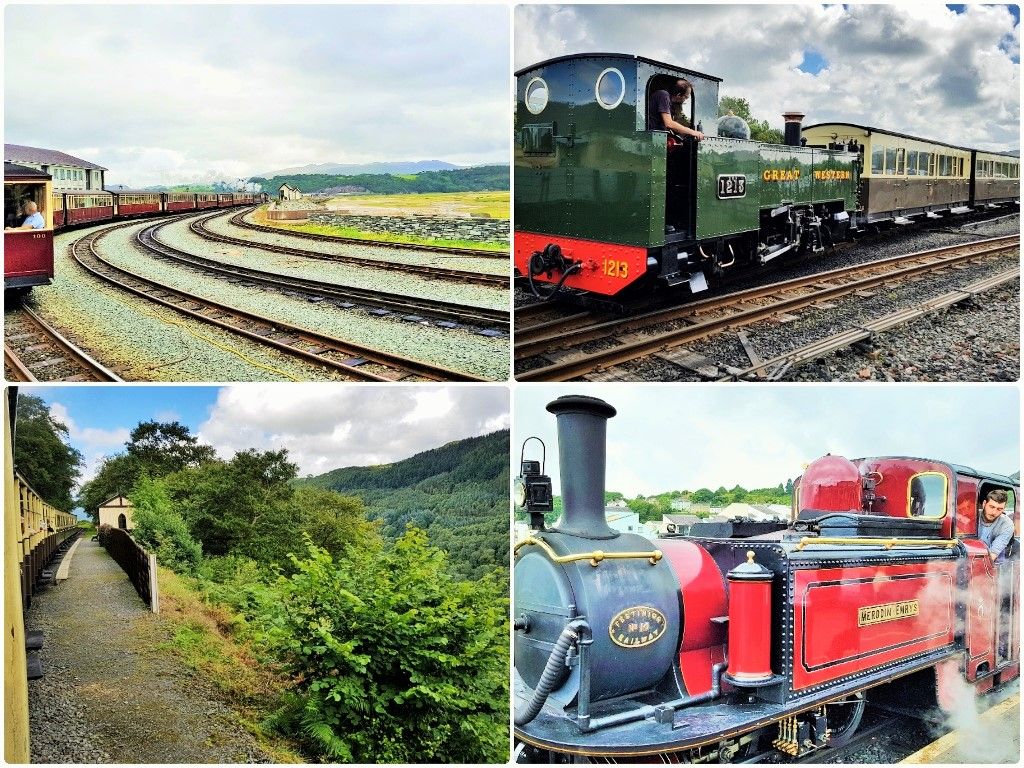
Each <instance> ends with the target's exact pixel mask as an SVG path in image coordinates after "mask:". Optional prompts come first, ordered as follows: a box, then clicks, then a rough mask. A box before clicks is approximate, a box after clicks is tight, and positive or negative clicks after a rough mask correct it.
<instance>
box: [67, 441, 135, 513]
mask: <svg viewBox="0 0 1024 768" xmlns="http://www.w3.org/2000/svg"><path fill="white" fill-rule="evenodd" d="M141 475H142V470H141V468H140V466H139V463H138V462H137V461H136V460H135V459H133V458H132V457H131V456H129V455H128V454H126V453H122V454H118V455H116V456H111V457H110V458H108V459H104V461H103V463H102V464H101V465H100V468H99V470H98V471H97V472H96V476H95V477H94V478H93V479H92V480H90V481H89V482H87V483H85V484H84V485H83V486H82V488H81V490H80V491H79V493H78V504H79V506H81V507H82V508H83V509H84V510H85V511H86V512H87V513H88V514H90V515H92V518H93V522H97V521H98V517H99V508H100V504H102V503H103V502H105V501H107V500H108V499H112V498H114V497H115V496H127V495H128V494H129V493H131V491H132V488H134V487H135V483H136V482H138V479H139V477H140V476H141Z"/></svg>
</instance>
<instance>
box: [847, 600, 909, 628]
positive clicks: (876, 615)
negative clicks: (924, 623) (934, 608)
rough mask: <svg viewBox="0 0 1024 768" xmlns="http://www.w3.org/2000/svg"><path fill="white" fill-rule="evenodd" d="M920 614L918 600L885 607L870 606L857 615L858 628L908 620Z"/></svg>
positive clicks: (904, 601)
mask: <svg viewBox="0 0 1024 768" xmlns="http://www.w3.org/2000/svg"><path fill="white" fill-rule="evenodd" d="M919 612H920V608H919V607H918V604H917V600H903V601H901V602H899V603H885V604H884V605H869V606H865V607H864V608H861V609H860V611H859V612H858V614H857V626H858V627H866V626H868V625H869V624H881V623H883V622H886V621H896V620H898V619H908V618H910V617H911V616H917V614H918V613H919Z"/></svg>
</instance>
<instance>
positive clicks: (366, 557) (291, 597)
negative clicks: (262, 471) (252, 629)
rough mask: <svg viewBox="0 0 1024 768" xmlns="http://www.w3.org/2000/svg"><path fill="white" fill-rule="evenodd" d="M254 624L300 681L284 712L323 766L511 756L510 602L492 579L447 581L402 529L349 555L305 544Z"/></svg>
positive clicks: (437, 556)
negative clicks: (291, 571) (332, 762)
mask: <svg viewBox="0 0 1024 768" xmlns="http://www.w3.org/2000/svg"><path fill="white" fill-rule="evenodd" d="M293 562H294V565H295V573H294V574H293V575H292V576H291V577H288V578H285V577H281V578H280V579H279V580H278V582H277V583H276V585H275V588H276V590H277V593H278V596H279V599H278V600H276V601H268V602H266V603H265V604H264V609H265V610H267V613H266V614H265V615H264V616H262V617H260V621H261V622H262V625H263V627H264V630H265V632H266V636H267V638H268V647H269V648H271V649H272V650H273V651H275V652H276V653H278V654H279V655H280V656H281V658H282V659H283V660H284V661H285V664H286V666H287V667H288V668H289V670H290V671H291V672H293V673H295V674H298V675H301V676H302V679H303V682H302V684H301V686H300V688H299V691H300V694H299V695H300V696H301V699H300V700H299V701H297V702H295V706H293V708H292V710H291V712H292V713H293V715H294V716H295V717H296V718H297V719H298V720H299V721H300V722H301V724H302V728H303V730H304V731H305V733H306V734H307V735H308V737H309V738H310V740H311V741H312V742H313V743H314V744H316V746H317V748H318V750H319V751H320V752H321V753H322V754H323V755H324V756H325V757H326V758H328V759H330V760H336V761H344V762H368V763H372V762H377V763H413V762H433V763H463V762H470V763H481V762H505V761H506V760H507V759H508V730H507V722H508V601H507V599H505V598H504V597H502V589H501V587H500V586H499V584H498V583H497V582H496V580H495V579H493V578H485V579H483V580H481V581H480V582H477V583H470V582H465V581H458V580H456V579H455V578H454V577H452V576H451V574H450V572H449V570H448V567H447V563H446V558H445V555H444V553H443V552H441V551H440V550H437V549H435V548H432V547H430V546H429V544H428V543H427V537H426V535H425V534H424V532H422V531H420V530H417V529H412V528H411V529H410V530H409V531H407V532H406V533H405V534H404V535H403V536H402V537H400V538H399V539H398V540H397V541H396V542H394V544H393V545H387V544H384V543H378V544H376V545H373V546H366V547H363V548H353V549H351V550H349V551H348V554H347V556H346V557H345V558H341V559H337V560H335V559H334V558H332V557H331V555H330V554H329V553H327V552H326V551H325V550H323V549H320V548H318V547H315V546H313V545H312V544H310V545H309V547H308V554H307V555H306V556H305V557H302V558H297V557H296V558H293Z"/></svg>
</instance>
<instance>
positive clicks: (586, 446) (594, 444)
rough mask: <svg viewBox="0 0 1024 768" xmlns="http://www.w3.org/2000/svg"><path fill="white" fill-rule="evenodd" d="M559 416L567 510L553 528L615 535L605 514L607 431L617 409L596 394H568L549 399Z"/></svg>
mask: <svg viewBox="0 0 1024 768" xmlns="http://www.w3.org/2000/svg"><path fill="white" fill-rule="evenodd" d="M547 409H548V411H549V412H551V413H553V414H555V416H556V417H557V418H558V469H559V474H560V477H561V480H562V501H563V508H564V511H563V513H562V517H561V518H560V519H559V521H558V523H557V524H556V525H555V526H554V528H553V530H555V531H558V532H560V533H568V534H572V535H574V536H580V537H582V538H585V539H613V538H615V537H616V536H618V535H619V534H618V532H617V531H615V530H613V529H612V528H610V527H609V526H608V523H607V521H606V520H605V518H604V472H605V448H606V446H605V433H606V428H607V424H608V419H610V418H611V417H612V416H614V415H615V409H614V408H613V407H612V406H610V405H609V404H608V403H606V402H605V401H604V400H600V399H598V398H596V397H586V396H584V395H566V396H565V397H559V398H558V399H557V400H553V401H551V402H550V403H548V406H547Z"/></svg>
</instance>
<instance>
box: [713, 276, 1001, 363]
mask: <svg viewBox="0 0 1024 768" xmlns="http://www.w3.org/2000/svg"><path fill="white" fill-rule="evenodd" d="M1019 279H1020V267H1014V268H1012V269H1008V270H1004V271H1002V272H998V273H996V274H995V275H991V276H989V277H986V278H983V279H981V280H977V281H975V282H973V283H970V284H969V285H967V286H964V287H963V288H961V289H958V290H955V291H950V292H948V293H944V294H942V295H941V296H936V297H934V298H932V299H928V300H926V301H923V302H921V304H919V305H918V306H916V307H908V308H906V309H900V310H897V311H896V312H891V313H890V314H888V315H884V316H882V317H879V318H875V319H874V320H869V321H867V322H865V323H859V324H857V325H856V326H855V327H853V328H848V329H846V330H844V331H841V332H840V333H837V334H833V335H831V336H827V337H825V338H822V339H816V340H815V341H812V342H809V343H808V344H805V345H803V346H801V347H798V348H797V349H791V350H790V351H788V352H785V353H783V354H781V355H778V356H776V357H773V358H772V359H770V360H765V361H762V362H760V363H758V364H757V365H752V366H750V367H749V368H745V369H743V370H741V371H737V372H736V373H732V374H730V375H729V376H723V377H722V378H720V379H718V381H739V380H740V379H747V378H749V377H751V376H759V375H763V374H764V375H766V378H767V380H768V381H778V380H779V379H780V378H782V376H783V375H784V374H786V373H787V372H789V371H790V370H792V369H793V368H796V367H797V366H799V365H800V364H801V363H806V362H808V361H810V360H816V359H817V358H820V357H824V356H825V355H828V354H831V353H832V352H835V351H837V350H839V349H843V348H845V347H849V346H852V345H853V344H856V343H857V342H859V341H866V340H867V339H870V338H871V337H873V336H874V335H875V334H878V333H882V332H883V331H887V330H890V329H892V328H895V327H896V326H899V325H904V324H906V323H909V322H912V321H914V320H917V319H919V318H921V317H924V316H925V315H928V314H932V313H934V312H939V311H941V310H943V309H946V308H948V307H951V306H952V305H954V304H957V303H959V302H961V301H964V300H966V299H969V298H971V297H972V296H976V295H977V294H979V293H983V292H985V291H989V290H992V289H993V288H996V287H998V286H1000V285H1002V284H1003V283H1008V282H1010V281H1011V280H1019Z"/></svg>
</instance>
